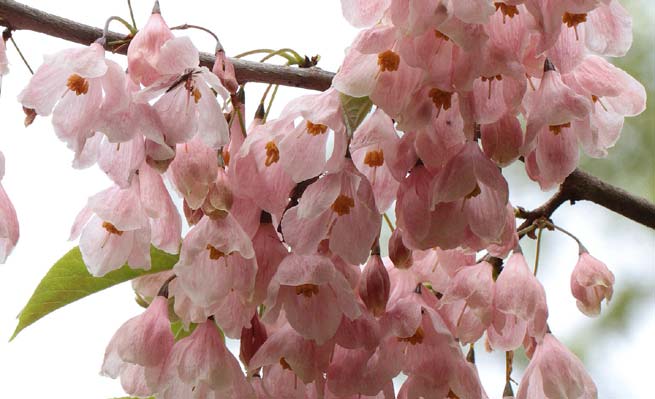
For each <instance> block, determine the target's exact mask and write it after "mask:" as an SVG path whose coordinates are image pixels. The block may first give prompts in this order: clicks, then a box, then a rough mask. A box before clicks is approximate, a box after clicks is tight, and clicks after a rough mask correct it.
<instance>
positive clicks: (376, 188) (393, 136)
mask: <svg viewBox="0 0 655 399" xmlns="http://www.w3.org/2000/svg"><path fill="white" fill-rule="evenodd" d="M399 141H400V139H399V137H398V135H397V133H396V130H395V129H394V127H393V121H392V120H391V118H389V117H388V116H387V115H386V114H385V113H384V112H382V110H380V109H377V110H376V111H375V112H374V113H373V114H372V115H371V116H370V117H369V118H367V119H366V120H365V121H364V122H363V123H362V124H361V125H360V126H359V127H358V128H357V130H356V131H355V133H354V136H353V139H352V141H351V143H350V151H351V155H352V158H353V162H354V163H355V165H356V166H357V169H359V171H360V172H362V174H363V175H364V176H366V177H367V178H368V180H369V181H370V182H371V186H372V187H373V194H374V195H375V203H376V206H377V208H378V210H379V211H380V212H384V211H386V210H387V209H388V208H389V206H391V203H392V202H393V200H394V198H395V197H396V190H397V189H398V186H399V183H398V181H396V179H395V178H394V177H393V174H392V172H391V169H390V166H389V160H390V159H391V158H392V157H393V156H394V155H395V153H396V152H397V150H396V147H397V146H398V143H399ZM385 160H386V162H385ZM392 162H393V161H392Z"/></svg>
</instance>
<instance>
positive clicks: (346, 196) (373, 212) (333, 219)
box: [282, 162, 382, 264]
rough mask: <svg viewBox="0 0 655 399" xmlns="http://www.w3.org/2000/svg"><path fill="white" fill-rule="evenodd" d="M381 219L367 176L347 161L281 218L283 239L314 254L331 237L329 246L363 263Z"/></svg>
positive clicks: (311, 188)
mask: <svg viewBox="0 0 655 399" xmlns="http://www.w3.org/2000/svg"><path fill="white" fill-rule="evenodd" d="M381 224H382V219H381V217H380V214H379V213H378V211H377V208H376V206H375V199H374V197H373V192H372V189H371V185H370V183H369V182H368V180H367V179H366V178H365V177H364V176H363V175H362V174H360V173H359V172H358V171H357V170H356V169H355V167H354V165H353V164H352V162H347V163H346V166H345V167H344V169H343V170H341V171H340V172H338V173H330V174H327V175H325V176H323V177H321V178H320V179H318V180H317V181H316V182H315V183H313V184H311V185H310V186H309V187H308V188H307V190H306V191H305V192H304V194H303V196H302V197H301V198H300V202H299V204H298V205H297V206H294V207H292V208H291V209H289V210H288V211H287V212H286V213H285V215H284V218H283V219H282V232H283V234H284V239H285V240H286V242H287V243H288V244H289V245H290V246H291V248H292V249H293V250H294V251H295V252H297V253H300V254H306V255H309V254H313V253H315V252H316V250H317V248H318V244H319V243H320V242H321V241H322V240H323V239H324V238H327V237H329V238H330V250H331V251H332V252H334V253H335V254H337V255H339V256H340V257H342V258H343V259H344V260H345V261H347V262H350V263H353V264H360V263H363V262H364V261H365V260H366V258H367V257H368V253H369V251H370V249H371V247H372V245H373V241H374V240H375V237H376V236H377V235H378V233H379V231H380V226H381Z"/></svg>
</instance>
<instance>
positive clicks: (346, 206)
mask: <svg viewBox="0 0 655 399" xmlns="http://www.w3.org/2000/svg"><path fill="white" fill-rule="evenodd" d="M354 207H355V201H354V200H353V199H352V198H350V197H349V196H347V195H343V194H339V196H338V197H337V199H335V200H334V202H333V203H332V210H333V211H334V212H336V213H337V215H339V216H343V215H347V214H349V213H350V208H354Z"/></svg>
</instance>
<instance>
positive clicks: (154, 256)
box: [9, 246, 178, 341]
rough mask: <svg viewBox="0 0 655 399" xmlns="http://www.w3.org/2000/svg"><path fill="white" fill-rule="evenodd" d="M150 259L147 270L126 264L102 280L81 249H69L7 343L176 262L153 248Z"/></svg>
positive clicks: (21, 315) (28, 303)
mask: <svg viewBox="0 0 655 399" xmlns="http://www.w3.org/2000/svg"><path fill="white" fill-rule="evenodd" d="M150 257H151V260H152V267H151V268H150V270H142V269H131V268H130V267H128V266H127V265H125V266H123V267H121V268H120V269H118V270H114V271H112V272H110V273H107V274H106V275H105V276H103V277H93V276H92V275H91V274H89V272H88V271H87V269H86V266H85V265H84V261H83V260H82V254H81V253H80V249H79V248H78V247H75V248H73V249H71V250H70V251H69V252H68V253H67V254H66V255H64V256H63V257H62V258H61V259H59V260H58V261H57V263H55V264H54V266H52V268H51V269H50V270H49V271H48V273H47V274H46V275H45V277H44V278H43V279H42V280H41V282H40V283H39V285H38V286H37V287H36V290H34V293H33V294H32V297H31V298H30V300H29V301H28V302H27V305H25V308H23V310H22V311H21V312H20V314H19V315H18V326H16V331H14V334H13V335H12V336H11V338H10V339H9V340H10V341H11V340H13V339H14V338H15V337H16V335H18V333H19V332H21V331H22V330H23V329H24V328H25V327H27V326H29V325H30V324H32V323H34V322H35V321H37V320H39V319H40V318H42V317H43V316H45V315H47V314H48V313H51V312H53V311H55V310H57V309H59V308H61V307H63V306H65V305H68V304H69V303H72V302H75V301H77V300H78V299H80V298H84V297H85V296H88V295H91V294H93V293H96V292H98V291H102V290H104V289H105V288H109V287H111V286H114V285H116V284H120V283H122V282H125V281H129V280H132V279H134V278H136V277H141V276H144V275H146V274H153V273H159V272H162V271H166V270H170V269H172V268H173V265H175V263H177V259H178V255H171V254H168V253H166V252H164V251H161V250H159V249H157V248H155V247H152V246H151V247H150Z"/></svg>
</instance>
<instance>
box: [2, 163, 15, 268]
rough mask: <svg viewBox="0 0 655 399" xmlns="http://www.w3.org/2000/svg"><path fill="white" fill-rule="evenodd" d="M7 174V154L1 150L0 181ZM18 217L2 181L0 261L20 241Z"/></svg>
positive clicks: (5, 257) (4, 259)
mask: <svg viewBox="0 0 655 399" xmlns="http://www.w3.org/2000/svg"><path fill="white" fill-rule="evenodd" d="M4 175H5V156H4V155H3V154H2V152H0V182H2V178H3V177H4ZM18 236H19V228H18V218H17V217H16V210H15V209H14V205H13V204H12V203H11V201H10V200H9V197H8V196H7V193H6V192H5V189H4V187H2V183H0V263H5V261H6V260H7V257H8V256H9V254H10V253H11V251H12V250H13V249H14V247H15V246H16V243H17V242H18Z"/></svg>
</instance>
